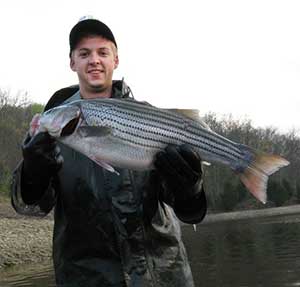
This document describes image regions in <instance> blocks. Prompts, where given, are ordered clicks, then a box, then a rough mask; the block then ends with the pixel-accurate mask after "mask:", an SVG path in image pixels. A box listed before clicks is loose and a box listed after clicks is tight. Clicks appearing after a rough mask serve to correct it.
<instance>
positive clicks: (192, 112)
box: [168, 109, 210, 130]
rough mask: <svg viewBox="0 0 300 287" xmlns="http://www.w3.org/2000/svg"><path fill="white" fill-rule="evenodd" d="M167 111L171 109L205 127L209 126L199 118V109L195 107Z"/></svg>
mask: <svg viewBox="0 0 300 287" xmlns="http://www.w3.org/2000/svg"><path fill="white" fill-rule="evenodd" d="M168 111H172V112H175V113H178V114H181V115H183V116H185V117H187V118H189V119H192V120H193V121H196V122H198V123H199V124H201V126H202V127H203V128H205V129H208V130H210V127H209V126H208V125H207V124H206V123H205V122H204V121H203V120H202V119H201V117H200V116H199V110H196V109H168Z"/></svg>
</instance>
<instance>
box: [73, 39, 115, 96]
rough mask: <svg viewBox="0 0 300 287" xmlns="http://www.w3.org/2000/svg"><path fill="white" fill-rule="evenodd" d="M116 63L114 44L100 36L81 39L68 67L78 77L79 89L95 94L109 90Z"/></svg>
mask: <svg viewBox="0 0 300 287" xmlns="http://www.w3.org/2000/svg"><path fill="white" fill-rule="evenodd" d="M118 63H119V59H118V55H117V49H116V48H115V46H114V44H113V43H112V42H110V41H109V40H106V39H104V38H102V37H100V36H91V37H87V38H83V39H81V41H80V42H79V43H78V45H77V46H76V48H75V49H74V50H73V52H72V54H71V61H70V66H71V69H72V70H73V71H74V72H76V73H77V75H78V78H79V84H80V89H81V90H83V91H87V92H89V93H97V92H103V91H105V90H107V89H109V88H111V85H112V76H113V71H114V69H116V68H117V66H118Z"/></svg>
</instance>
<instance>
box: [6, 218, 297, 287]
mask: <svg viewBox="0 0 300 287" xmlns="http://www.w3.org/2000/svg"><path fill="white" fill-rule="evenodd" d="M183 234H184V239H185V243H186V247H187V252H188V255H189V259H190V262H191V266H192V271H193V274H194V279H195V284H196V287H201V286H205V287H235V286H236V287H260V286H263V287H285V286H300V215H289V216H280V217H269V218H258V219H252V220H241V221H227V222H222V223H213V224H203V225H201V224H200V225H198V228H197V232H194V230H193V228H192V227H190V226H186V227H184V228H183ZM0 286H1V287H11V286H19V287H25V286H26V287H41V286H43V287H44V286H45V287H47V286H49V287H50V286H55V284H54V279H53V270H52V267H51V264H50V263H46V264H42V265H41V264H39V265H33V266H19V267H17V268H10V269H8V270H6V271H5V272H3V271H2V272H0Z"/></svg>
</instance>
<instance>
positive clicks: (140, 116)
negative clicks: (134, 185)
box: [36, 99, 288, 202]
mask: <svg viewBox="0 0 300 287" xmlns="http://www.w3.org/2000/svg"><path fill="white" fill-rule="evenodd" d="M38 126H39V128H38V129H36V132H39V131H48V132H49V134H50V135H52V136H54V137H56V138H58V140H59V141H61V142H62V143H64V144H66V145H68V146H70V147H71V148H73V149H75V150H77V151H79V152H81V153H83V154H85V155H86V156H88V157H89V158H91V159H92V160H94V161H96V162H97V163H99V164H100V165H102V166H103V167H105V168H107V169H109V170H111V171H113V170H114V169H113V167H120V168H128V169H134V170H145V169H152V168H153V159H154V157H155V154H156V153H157V152H158V151H160V150H163V149H164V148H165V147H166V146H167V145H169V144H172V145H182V144H188V145H190V146H191V147H192V148H193V149H194V150H195V151H197V152H198V153H199V154H200V156H201V159H202V160H205V161H208V162H219V163H223V164H225V165H227V166H229V167H230V168H231V169H232V170H234V171H236V172H237V173H238V174H239V176H240V178H241V180H242V181H243V183H244V184H245V185H246V187H247V188H248V189H249V190H250V192H252V193H253V194H254V196H256V197H257V198H258V199H259V200H261V201H262V202H265V201H266V185H267V179H268V175H270V174H272V173H273V172H275V171H276V170H278V169H279V168H280V167H282V166H285V165H287V164H288V161H286V160H285V159H283V158H282V157H280V156H276V155H265V154H258V153H257V152H255V151H254V150H252V149H251V148H249V147H247V146H245V145H242V144H238V143H235V142H233V141H231V140H229V139H227V138H225V137H223V136H221V135H218V134H217V133H215V132H213V131H212V130H211V129H210V128H209V127H208V126H207V125H206V124H205V123H203V122H201V121H200V120H197V121H196V120H193V119H191V118H189V117H187V116H184V115H182V114H180V113H177V112H174V111H170V110H164V109H159V108H156V107H153V106H150V105H147V104H144V103H140V102H137V101H133V100H124V99H96V100H80V101H75V102H72V103H70V104H68V105H64V106H59V107H57V108H54V109H51V110H49V111H47V112H45V113H44V114H42V115H41V117H40V118H39V124H38ZM59 126H60V129H58V127H59Z"/></svg>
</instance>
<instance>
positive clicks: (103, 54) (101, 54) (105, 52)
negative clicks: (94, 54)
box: [99, 51, 109, 57]
mask: <svg viewBox="0 0 300 287" xmlns="http://www.w3.org/2000/svg"><path fill="white" fill-rule="evenodd" d="M99 55H100V56H102V57H106V56H108V55H109V52H107V51H101V52H99Z"/></svg>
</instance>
